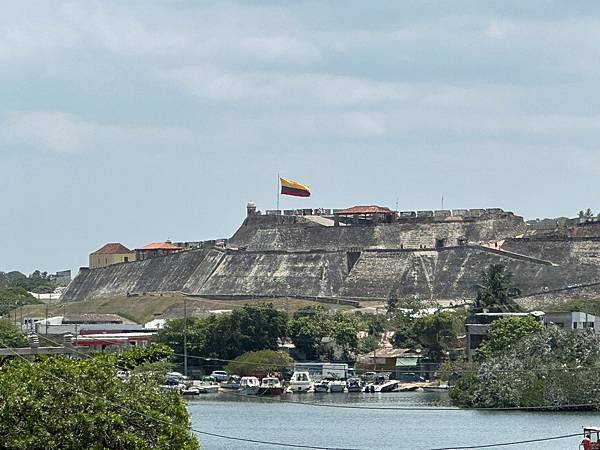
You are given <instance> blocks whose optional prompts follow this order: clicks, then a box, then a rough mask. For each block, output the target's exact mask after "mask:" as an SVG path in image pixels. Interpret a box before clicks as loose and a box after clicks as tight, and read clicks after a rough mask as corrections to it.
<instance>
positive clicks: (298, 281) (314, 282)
mask: <svg viewBox="0 0 600 450" xmlns="http://www.w3.org/2000/svg"><path fill="white" fill-rule="evenodd" d="M346 265H347V263H346V255H345V254H344V253H303V254H285V253H267V254H263V253H245V252H235V253H231V254H228V255H227V256H226V257H225V258H224V260H223V262H222V263H221V264H220V265H219V267H218V268H217V270H216V271H215V272H214V273H213V274H212V276H211V277H210V279H209V281H208V282H207V283H206V284H205V285H204V286H203V287H202V289H200V290H199V291H198V292H195V294H198V295H206V296H217V295H218V296H221V295H224V296H228V295H230V296H241V295H244V296H245V295H256V296H299V297H305V296H308V297H313V296H315V297H316V296H326V297H331V296H335V294H336V293H337V291H338V290H339V288H340V286H341V283H342V279H343V277H344V275H345V271H346Z"/></svg>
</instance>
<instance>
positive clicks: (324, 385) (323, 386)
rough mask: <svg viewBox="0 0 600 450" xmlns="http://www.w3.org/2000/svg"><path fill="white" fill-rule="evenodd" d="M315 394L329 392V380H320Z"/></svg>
mask: <svg viewBox="0 0 600 450" xmlns="http://www.w3.org/2000/svg"><path fill="white" fill-rule="evenodd" d="M314 389H315V392H319V393H324V392H327V391H329V380H318V381H315V384H314Z"/></svg>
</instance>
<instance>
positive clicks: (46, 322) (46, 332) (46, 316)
mask: <svg viewBox="0 0 600 450" xmlns="http://www.w3.org/2000/svg"><path fill="white" fill-rule="evenodd" d="M47 334H48V303H46V335H47Z"/></svg>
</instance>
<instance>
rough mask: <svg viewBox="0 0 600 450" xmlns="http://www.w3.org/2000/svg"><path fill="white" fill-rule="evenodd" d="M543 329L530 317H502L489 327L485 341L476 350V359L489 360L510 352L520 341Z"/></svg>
mask: <svg viewBox="0 0 600 450" xmlns="http://www.w3.org/2000/svg"><path fill="white" fill-rule="evenodd" d="M543 329H544V326H543V325H542V324H541V323H540V321H539V320H536V319H534V318H533V317H531V316H524V317H514V316H513V317H503V318H502V319H499V320H496V321H495V322H493V323H492V324H491V325H490V328H489V330H488V333H487V337H486V339H485V341H483V343H482V344H481V346H480V347H479V349H478V350H477V358H478V359H480V360H486V359H490V358H492V357H494V356H497V355H499V354H501V353H504V352H507V351H510V350H511V349H512V347H513V346H515V345H516V344H518V343H519V341H520V340H521V339H523V338H524V337H526V336H530V335H532V334H534V333H538V332H540V331H541V330H543Z"/></svg>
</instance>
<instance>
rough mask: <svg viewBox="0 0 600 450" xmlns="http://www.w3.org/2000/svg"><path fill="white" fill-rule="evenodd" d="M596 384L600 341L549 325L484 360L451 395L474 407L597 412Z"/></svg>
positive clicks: (599, 372)
mask: <svg viewBox="0 0 600 450" xmlns="http://www.w3.org/2000/svg"><path fill="white" fill-rule="evenodd" d="M599 383H600V339H599V338H598V337H597V336H595V335H594V333H593V332H589V331H586V332H581V333H574V332H572V331H571V330H564V329H561V328H558V327H550V328H543V329H541V330H540V331H538V332H537V333H533V334H530V335H528V336H525V337H523V338H522V339H520V340H518V341H516V342H515V343H513V344H512V345H511V346H510V348H508V349H507V350H506V351H504V352H499V353H496V354H495V355H494V356H491V357H490V358H488V359H486V360H484V361H483V362H482V363H481V364H480V366H479V367H478V369H477V370H476V371H475V372H469V373H467V374H465V375H464V378H463V379H461V380H460V381H459V382H458V383H457V384H456V385H455V386H454V387H453V388H452V390H451V395H450V398H451V399H452V400H453V401H454V402H455V404H457V405H459V406H466V407H478V408H490V407H494V408H496V407H540V406H543V407H550V408H555V409H594V410H598V409H600V407H599V405H600V391H599V390H598V384H599ZM569 405H571V406H569ZM572 405H577V406H575V407H574V406H572Z"/></svg>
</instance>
